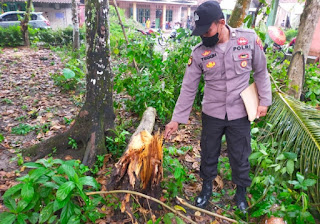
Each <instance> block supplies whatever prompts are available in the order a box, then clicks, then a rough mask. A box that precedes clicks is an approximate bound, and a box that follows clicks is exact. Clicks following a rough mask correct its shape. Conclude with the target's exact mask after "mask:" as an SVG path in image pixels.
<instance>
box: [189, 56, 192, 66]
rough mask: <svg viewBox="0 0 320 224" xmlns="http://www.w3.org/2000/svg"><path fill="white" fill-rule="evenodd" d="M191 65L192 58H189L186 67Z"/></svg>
mask: <svg viewBox="0 0 320 224" xmlns="http://www.w3.org/2000/svg"><path fill="white" fill-rule="evenodd" d="M191 64H192V56H190V58H189V60H188V66H190V65H191Z"/></svg>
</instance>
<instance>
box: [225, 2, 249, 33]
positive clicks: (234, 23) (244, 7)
mask: <svg viewBox="0 0 320 224" xmlns="http://www.w3.org/2000/svg"><path fill="white" fill-rule="evenodd" d="M250 3H251V0H237V3H236V5H235V6H234V9H233V11H232V14H231V16H230V19H229V21H228V24H229V26H231V27H233V28H237V27H240V26H241V25H242V23H243V20H244V18H245V17H246V15H247V12H248V10H249V7H250Z"/></svg>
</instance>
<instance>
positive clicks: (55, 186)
mask: <svg viewBox="0 0 320 224" xmlns="http://www.w3.org/2000/svg"><path fill="white" fill-rule="evenodd" d="M43 186H46V187H50V188H53V189H58V188H59V185H58V184H55V183H53V182H47V183H44V184H43Z"/></svg>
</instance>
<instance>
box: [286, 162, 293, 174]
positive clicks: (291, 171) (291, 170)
mask: <svg viewBox="0 0 320 224" xmlns="http://www.w3.org/2000/svg"><path fill="white" fill-rule="evenodd" d="M293 171H294V162H293V160H292V159H289V160H288V162H287V172H288V174H290V175H292V173H293Z"/></svg>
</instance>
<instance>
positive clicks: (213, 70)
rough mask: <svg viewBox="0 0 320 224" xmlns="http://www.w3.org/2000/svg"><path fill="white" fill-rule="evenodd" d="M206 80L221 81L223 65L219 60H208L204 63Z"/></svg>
mask: <svg viewBox="0 0 320 224" xmlns="http://www.w3.org/2000/svg"><path fill="white" fill-rule="evenodd" d="M202 68H203V74H204V80H206V81H208V80H217V79H221V65H220V62H219V61H218V60H207V61H204V62H202Z"/></svg>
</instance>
